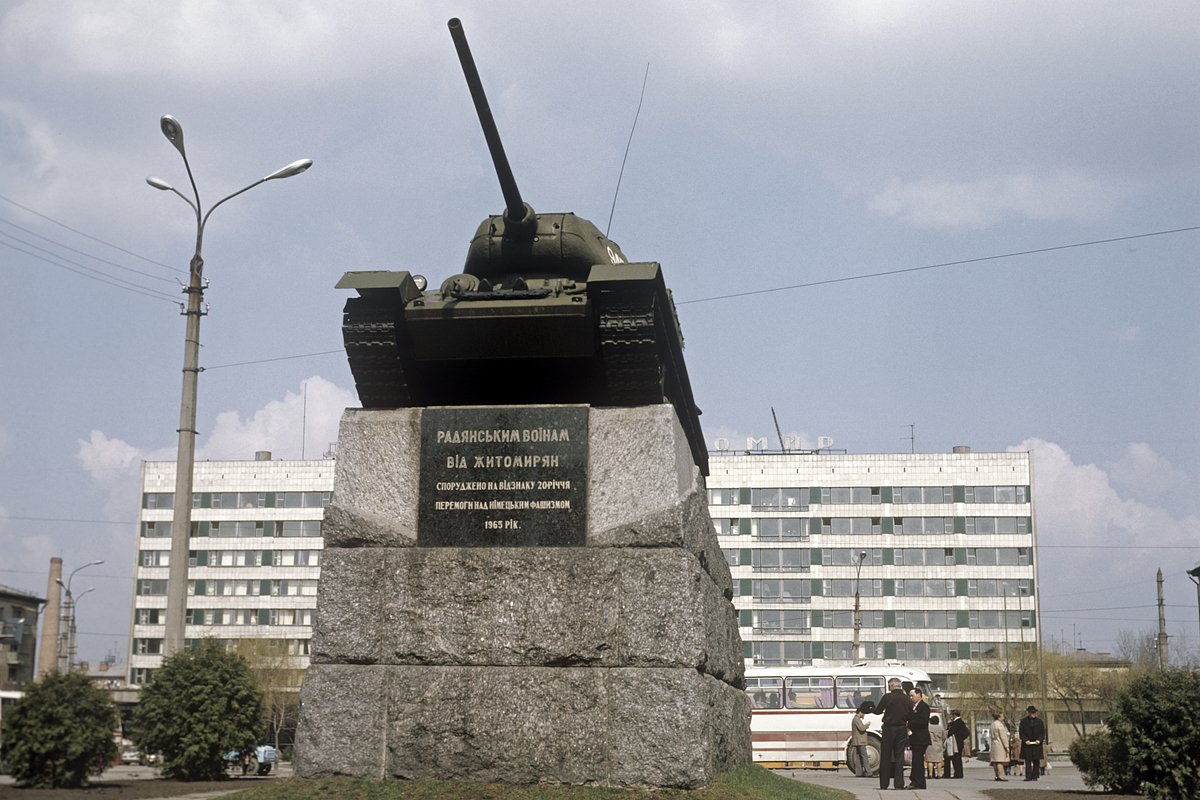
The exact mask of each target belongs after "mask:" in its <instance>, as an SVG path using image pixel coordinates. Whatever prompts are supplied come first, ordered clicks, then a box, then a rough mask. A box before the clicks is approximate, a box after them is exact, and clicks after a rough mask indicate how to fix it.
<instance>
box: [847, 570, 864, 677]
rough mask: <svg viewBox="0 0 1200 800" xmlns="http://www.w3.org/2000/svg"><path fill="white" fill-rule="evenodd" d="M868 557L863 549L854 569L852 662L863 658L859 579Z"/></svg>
mask: <svg viewBox="0 0 1200 800" xmlns="http://www.w3.org/2000/svg"><path fill="white" fill-rule="evenodd" d="M866 559H867V551H866V550H863V551H862V552H860V553H859V554H858V568H857V569H855V570H854V641H853V642H852V643H851V645H850V660H851V661H852V662H854V661H859V660H861V654H860V653H859V651H858V639H859V633H860V632H861V631H862V612H861V610H860V609H859V593H858V579H859V577H860V576H861V575H862V565H863V561H865V560H866Z"/></svg>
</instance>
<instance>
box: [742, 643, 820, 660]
mask: <svg viewBox="0 0 1200 800" xmlns="http://www.w3.org/2000/svg"><path fill="white" fill-rule="evenodd" d="M750 653H751V658H752V659H753V661H754V663H755V664H811V663H812V658H813V656H812V642H751V643H750Z"/></svg>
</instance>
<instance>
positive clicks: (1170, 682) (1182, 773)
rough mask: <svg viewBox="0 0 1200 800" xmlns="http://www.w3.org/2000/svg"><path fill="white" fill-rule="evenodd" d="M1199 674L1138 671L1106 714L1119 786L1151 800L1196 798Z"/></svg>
mask: <svg viewBox="0 0 1200 800" xmlns="http://www.w3.org/2000/svg"><path fill="white" fill-rule="evenodd" d="M1197 709H1200V673H1196V672H1192V671H1189V670H1184V669H1172V670H1166V671H1164V672H1152V673H1148V674H1146V675H1142V676H1141V677H1139V678H1137V679H1136V680H1134V681H1133V683H1131V684H1130V685H1129V687H1128V688H1127V689H1126V690H1125V691H1124V692H1122V693H1121V694H1120V695H1119V696H1118V697H1117V701H1116V703H1115V705H1114V707H1113V712H1112V714H1111V715H1110V716H1109V718H1108V730H1109V734H1110V736H1111V737H1112V743H1113V748H1112V749H1113V752H1112V761H1113V763H1114V764H1115V768H1116V769H1118V770H1119V771H1121V772H1124V773H1126V774H1127V775H1128V776H1129V781H1130V782H1129V783H1128V784H1127V786H1125V787H1122V788H1125V789H1136V790H1137V791H1139V792H1141V793H1142V794H1144V795H1146V796H1147V797H1149V798H1151V800H1173V798H1180V797H1200V716H1198V715H1197Z"/></svg>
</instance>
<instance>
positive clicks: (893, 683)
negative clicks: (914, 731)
mask: <svg viewBox="0 0 1200 800" xmlns="http://www.w3.org/2000/svg"><path fill="white" fill-rule="evenodd" d="M901 687H902V684H901V683H900V680H899V679H898V678H892V679H891V680H889V681H888V693H887V694H885V695H884V696H883V698H882V699H881V700H880V701H879V704H878V705H876V706H875V713H876V714H882V715H883V736H882V737H881V741H880V746H879V788H880V789H886V788H888V781H889V780H890V779H895V782H896V785H895V788H897V789H903V788H904V740H905V738H906V737H907V736H908V728H907V723H908V718H909V716H910V715H911V714H912V707H911V706H910V705H909V703H908V698H907V697H905V696H904V690H903V689H902V688H901Z"/></svg>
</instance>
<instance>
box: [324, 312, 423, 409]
mask: <svg viewBox="0 0 1200 800" xmlns="http://www.w3.org/2000/svg"><path fill="white" fill-rule="evenodd" d="M401 313H403V311H402V309H401V308H400V307H398V306H397V305H395V303H393V302H379V301H378V300H376V301H374V302H372V298H366V297H352V298H350V299H348V300H347V301H346V307H345V312H344V315H343V317H342V339H343V341H344V342H345V345H346V358H347V360H348V361H349V362H350V372H351V373H352V374H353V375H354V384H355V386H356V387H357V388H358V398H359V400H360V401H362V407H363V408H407V407H409V406H412V405H414V402H413V399H414V398H413V393H412V391H411V389H410V388H409V385H408V380H407V375H406V374H405V370H404V361H403V359H402V358H401V349H400V345H399V342H397V340H396V319H397V315H398V314H401Z"/></svg>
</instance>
